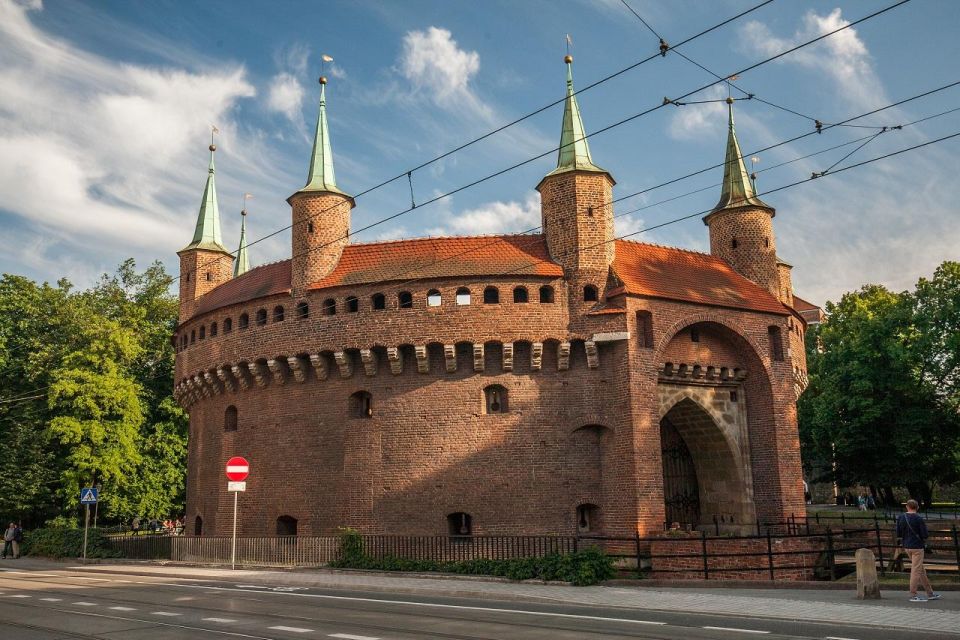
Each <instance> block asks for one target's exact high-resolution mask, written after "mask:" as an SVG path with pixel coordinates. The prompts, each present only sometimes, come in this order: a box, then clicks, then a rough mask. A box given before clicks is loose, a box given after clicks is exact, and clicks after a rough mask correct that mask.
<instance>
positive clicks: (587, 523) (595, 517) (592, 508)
mask: <svg viewBox="0 0 960 640" xmlns="http://www.w3.org/2000/svg"><path fill="white" fill-rule="evenodd" d="M599 515H600V509H599V507H597V505H595V504H581V505H580V506H579V507H577V532H578V533H589V532H590V531H595V530H596V528H597V525H598V524H599V520H600V518H599Z"/></svg>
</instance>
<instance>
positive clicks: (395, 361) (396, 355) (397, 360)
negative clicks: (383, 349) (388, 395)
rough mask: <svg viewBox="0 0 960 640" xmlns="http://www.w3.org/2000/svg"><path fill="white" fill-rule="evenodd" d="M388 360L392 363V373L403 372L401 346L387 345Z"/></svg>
mask: <svg viewBox="0 0 960 640" xmlns="http://www.w3.org/2000/svg"><path fill="white" fill-rule="evenodd" d="M387 361H388V362H389V363H390V373H392V374H393V375H395V376H398V375H400V374H401V373H403V352H401V351H400V349H399V347H387Z"/></svg>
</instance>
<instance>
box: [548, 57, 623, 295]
mask: <svg viewBox="0 0 960 640" xmlns="http://www.w3.org/2000/svg"><path fill="white" fill-rule="evenodd" d="M564 62H565V63H566V65H567V99H566V102H565V104H564V109H563V128H562V131H561V135H560V150H559V153H558V156H557V168H556V169H554V170H553V171H551V172H550V173H548V174H547V175H546V176H545V177H544V178H543V180H541V181H540V184H538V185H537V191H539V192H540V212H541V218H542V220H543V234H544V236H545V239H546V242H547V249H548V251H549V252H550V258H551V259H553V261H554V262H556V263H557V264H559V265H561V266H562V267H563V269H564V272H565V274H566V277H567V278H568V279H569V280H570V281H571V283H572V285H573V288H574V289H578V288H582V287H583V286H587V285H589V286H593V287H595V288H596V290H599V291H602V290H603V288H604V285H605V284H606V278H607V273H608V270H609V266H610V264H611V263H612V262H613V255H614V253H613V252H614V243H613V203H612V200H613V185H614V184H615V182H614V180H613V177H612V176H611V175H610V173H609V172H608V171H607V170H606V169H602V168H600V167H598V166H597V165H595V164H594V163H593V159H592V158H591V156H590V146H589V144H588V143H587V138H586V133H585V132H584V127H583V119H582V118H581V116H580V107H579V105H578V104H577V97H576V92H575V91H574V90H573V56H570V55H567V56H566V57H565V58H564ZM572 297H573V298H575V297H576V296H572Z"/></svg>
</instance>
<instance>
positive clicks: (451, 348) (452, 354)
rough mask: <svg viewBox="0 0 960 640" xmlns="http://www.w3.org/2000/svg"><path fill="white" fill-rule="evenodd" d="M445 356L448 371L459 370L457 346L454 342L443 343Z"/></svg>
mask: <svg viewBox="0 0 960 640" xmlns="http://www.w3.org/2000/svg"><path fill="white" fill-rule="evenodd" d="M443 357H444V359H445V360H446V361H447V373H453V372H454V371H456V370H457V347H456V345H452V344H445V345H443Z"/></svg>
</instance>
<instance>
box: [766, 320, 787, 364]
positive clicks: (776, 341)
mask: <svg viewBox="0 0 960 640" xmlns="http://www.w3.org/2000/svg"><path fill="white" fill-rule="evenodd" d="M767 333H768V335H769V338H770V359H771V360H773V361H775V362H782V361H783V336H782V335H781V332H780V327H767Z"/></svg>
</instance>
